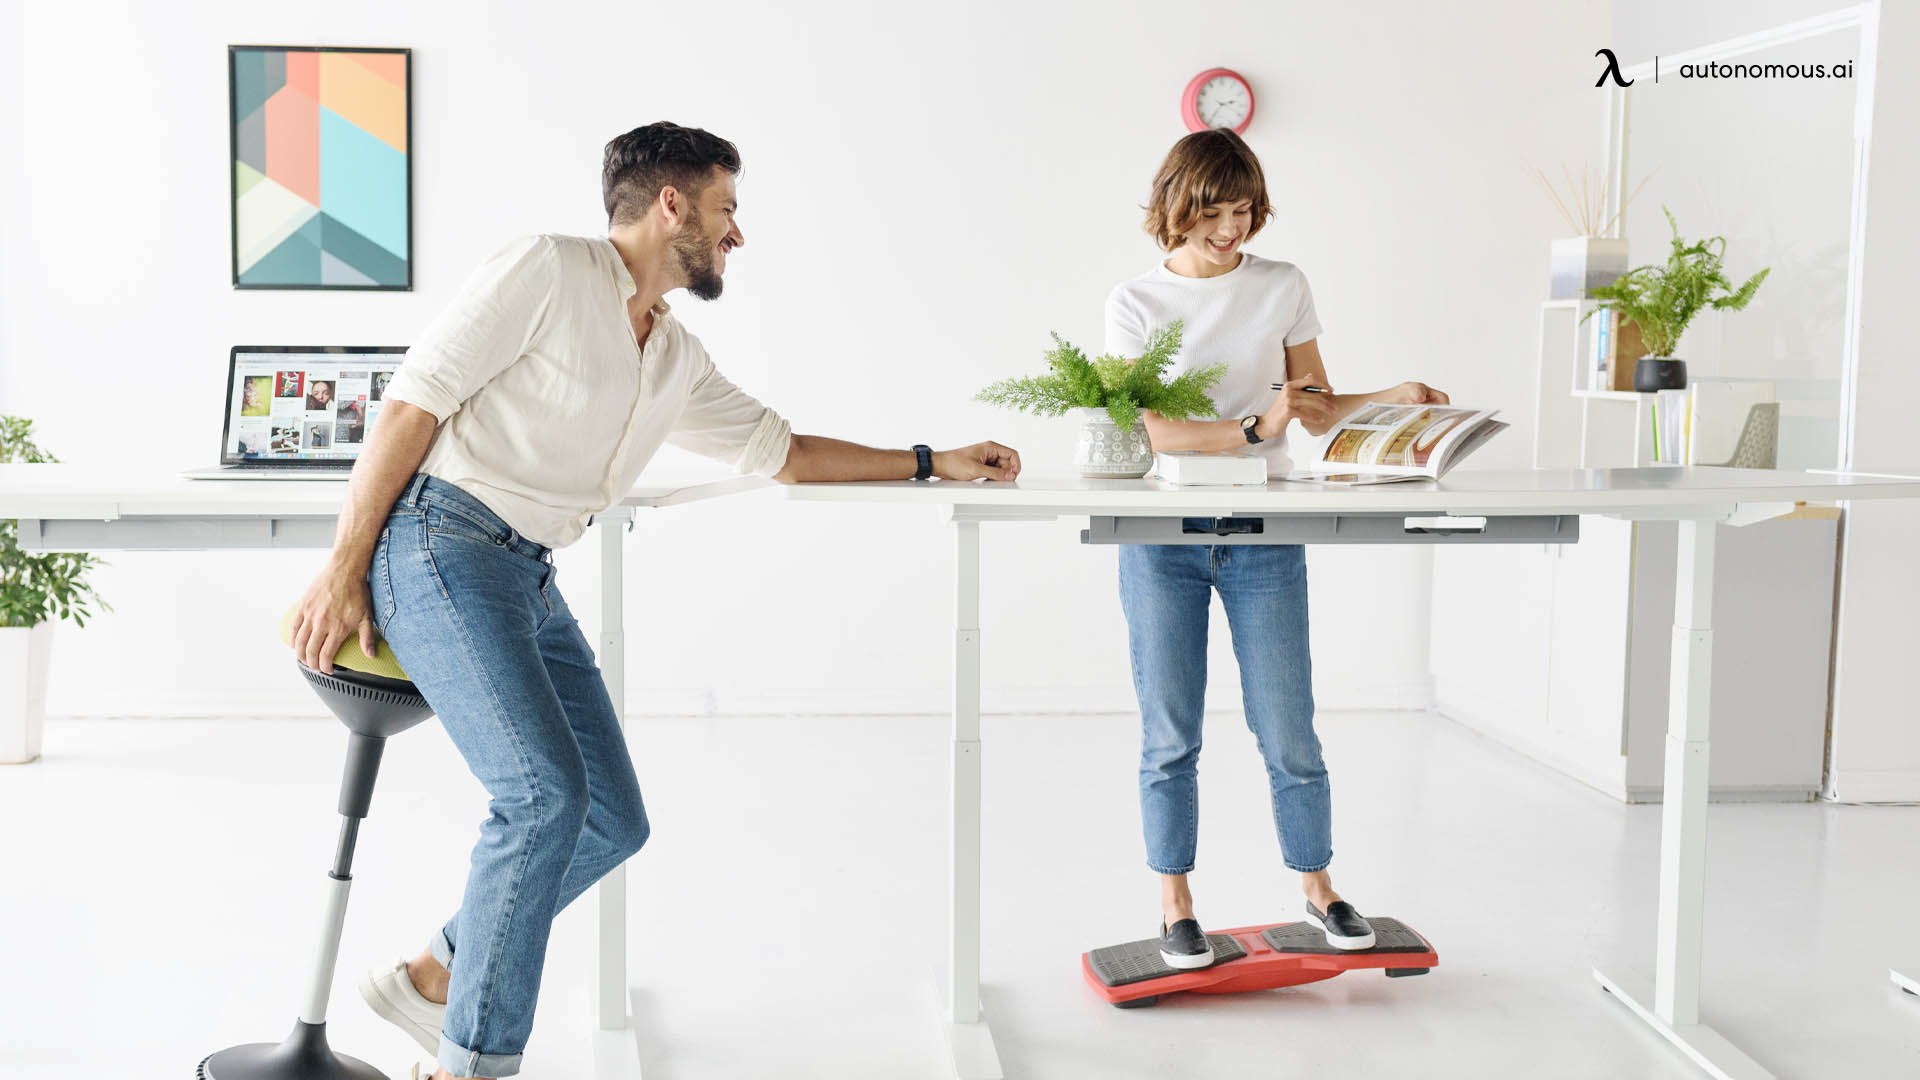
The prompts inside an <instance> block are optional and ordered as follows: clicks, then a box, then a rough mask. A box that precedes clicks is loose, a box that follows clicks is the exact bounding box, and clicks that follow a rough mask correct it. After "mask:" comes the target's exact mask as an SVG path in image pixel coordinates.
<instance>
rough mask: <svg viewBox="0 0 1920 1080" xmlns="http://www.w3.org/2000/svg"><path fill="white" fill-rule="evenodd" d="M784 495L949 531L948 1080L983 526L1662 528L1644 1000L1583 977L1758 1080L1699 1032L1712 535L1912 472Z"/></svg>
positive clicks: (1526, 539) (961, 1046) (969, 1037)
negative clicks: (1668, 590)
mask: <svg viewBox="0 0 1920 1080" xmlns="http://www.w3.org/2000/svg"><path fill="white" fill-rule="evenodd" d="M783 490H784V491H785V493H786V495H787V497H788V498H792V499H802V500H809V501H837V502H862V503H903V504H916V503H917V504H922V505H927V506H934V507H939V508H940V509H942V510H943V511H945V512H946V513H947V515H948V516H949V518H950V520H951V521H952V523H953V525H954V530H955V547H954V550H955V559H954V597H955V601H954V626H953V632H954V652H953V657H954V662H953V667H954V690H953V702H954V705H953V744H952V790H953V810H952V827H951V837H950V843H951V859H952V870H951V875H952V877H951V883H952V890H951V899H950V905H951V906H950V912H949V924H950V932H951V933H950V942H951V944H950V947H949V957H948V968H947V972H946V975H945V977H944V979H943V985H942V986H941V991H942V998H943V1002H942V1009H943V1013H944V1015H943V1016H942V1022H943V1025H944V1026H945V1027H946V1030H947V1033H948V1038H949V1042H950V1044H951V1046H952V1051H953V1061H954V1069H955V1073H956V1075H958V1076H960V1077H961V1078H963V1080H993V1078H998V1077H1001V1076H1002V1075H1003V1073H1002V1071H1001V1068H1000V1063H999V1055H998V1053H997V1051H996V1050H995V1047H994V1043H993V1035H992V1031H991V1030H990V1028H989V1027H988V1025H987V1019H986V1017H985V1016H984V1015H983V1014H982V1012H981V1009H980V998H979V985H980V843H981V837H980V769H981V740H980V682H981V670H980V635H981V626H980V615H979V610H980V609H979V597H980V537H979V530H980V524H981V523H982V522H992V521H1044V520H1050V519H1055V518H1062V517H1080V516H1085V517H1087V518H1088V519H1089V527H1088V529H1087V531H1086V532H1085V533H1083V534H1082V535H1083V539H1084V540H1086V541H1087V542H1089V543H1168V542H1205V543H1259V542H1267V543H1488V542H1493V543H1500V542H1507V543H1536V542H1553V541H1555V540H1560V541H1564V540H1567V539H1572V538H1574V537H1576V536H1577V532H1578V526H1577V520H1578V517H1579V516H1580V515H1582V514H1596V515H1603V516H1607V517H1616V518H1626V519H1637V520H1661V521H1677V522H1679V523H1680V524H1679V529H1680V543H1679V552H1678V569H1679V576H1678V580H1677V588H1676V592H1675V602H1674V634H1673V669H1672V686H1671V691H1670V697H1669V702H1670V704H1669V707H1668V720H1667V755H1666V761H1667V764H1666V796H1665V800H1664V805H1663V808H1662V810H1661V831H1660V883H1659V912H1658V918H1657V920H1656V929H1655V936H1654V942H1653V944H1654V960H1655V963H1654V976H1653V986H1652V994H1651V997H1649V996H1648V994H1647V993H1646V991H1645V990H1644V989H1641V990H1639V991H1638V992H1637V993H1629V991H1628V988H1627V987H1626V986H1625V985H1623V983H1622V981H1621V980H1618V979H1614V978H1611V977H1609V976H1607V975H1605V974H1602V973H1601V972H1599V971H1598V970H1596V971H1594V973H1593V975H1594V978H1595V979H1596V980H1597V981H1598V982H1599V983H1600V985H1601V986H1602V987H1604V988H1605V989H1606V990H1608V991H1609V992H1611V993H1612V994H1613V995H1614V996H1616V997H1618V998H1619V999H1620V1000H1621V1001H1622V1002H1624V1003H1625V1004H1626V1005H1627V1006H1628V1008H1630V1009H1631V1010H1632V1011H1633V1013H1634V1014H1635V1015H1637V1016H1638V1017H1640V1019H1642V1020H1643V1021H1645V1022H1646V1023H1647V1024H1649V1025H1651V1026H1652V1027H1653V1028H1654V1029H1655V1030H1657V1031H1659V1032H1660V1033H1661V1034H1662V1035H1664V1036H1665V1037H1666V1038H1667V1039H1668V1040H1669V1041H1671V1042H1672V1043H1673V1044H1674V1045H1675V1046H1676V1047H1678V1048H1679V1049H1680V1050H1681V1051H1682V1052H1683V1053H1685V1054H1686V1056H1687V1057H1688V1058H1689V1059H1691V1060H1692V1061H1693V1062H1694V1063H1695V1064H1697V1065H1698V1066H1699V1067H1700V1068H1702V1069H1703V1070H1705V1071H1706V1072H1707V1073H1708V1074H1709V1075H1712V1076H1715V1077H1720V1078H1723V1080H1735V1078H1739V1080H1749V1078H1755V1077H1767V1076H1771V1075H1772V1074H1771V1073H1768V1072H1767V1071H1766V1070H1765V1069H1763V1068H1762V1067H1761V1066H1760V1065H1758V1064H1757V1063H1755V1062H1754V1061H1753V1059H1752V1058H1750V1057H1748V1056H1747V1055H1746V1054H1744V1053H1742V1052H1741V1051H1740V1050H1739V1049H1738V1048H1737V1047H1735V1046H1734V1045H1733V1044H1731V1043H1730V1042H1728V1041H1727V1040H1726V1039H1725V1038H1724V1037H1722V1036H1721V1035H1719V1034H1718V1033H1717V1032H1715V1031H1714V1030H1713V1029H1712V1028H1710V1027H1708V1026H1706V1025H1705V1024H1702V1023H1701V1022H1700V957H1701V939H1702V935H1703V931H1704V913H1705V904H1704V900H1705V886H1706V812H1707V750H1708V743H1707V719H1708V709H1707V704H1708V700H1707V692H1708V686H1709V679H1708V675H1709V669H1708V665H1709V664H1710V663H1711V661H1712V655H1713V631H1712V627H1711V626H1710V622H1709V615H1710V612H1711V610H1712V599H1713V564H1714V533H1715V529H1714V526H1715V525H1717V524H1719V523H1727V524H1732V525H1745V524H1751V523H1753V522H1756V521H1761V520H1765V519H1767V518H1770V517H1774V516H1777V515H1779V514H1782V513H1785V512H1787V511H1789V510H1791V509H1792V508H1793V505H1794V504H1795V503H1796V502H1801V501H1807V502H1842V501H1853V500H1860V499H1888V498H1920V477H1886V476H1857V475H1834V474H1814V473H1796V472H1783V471H1772V470H1767V471H1762V470H1748V469H1717V468H1708V467H1701V468H1691V469H1681V468H1647V469H1611V470H1608V469H1592V470H1585V469H1559V470H1521V471H1512V472H1457V473H1454V474H1452V475H1450V476H1448V477H1447V479H1446V480H1444V481H1440V482H1434V481H1410V482H1406V483H1399V484H1387V485H1381V486H1375V487H1363V488H1345V489H1342V488H1323V487H1318V486H1312V485H1300V484H1284V483H1275V484H1270V485H1268V486H1267V487H1266V488H1264V489H1262V488H1255V489H1250V490H1244V491H1243V490H1235V489H1229V488H1212V489H1195V488H1185V489H1173V490H1168V489H1164V488H1160V487H1159V486H1158V485H1156V484H1155V483H1154V482H1152V481H1143V480H1078V479H1063V478H1048V477H1039V476H1031V477H1023V478H1022V479H1021V480H1020V482H1019V483H1018V484H946V483H931V484H928V483H921V484H915V483H912V482H892V483H880V484H820V485H813V484H808V485H798V486H793V487H788V488H784V489H783ZM1185 517H1215V518H1218V517H1234V518H1249V517H1255V518H1260V519H1262V527H1263V530H1264V531H1263V532H1262V533H1261V534H1260V535H1258V536H1252V535H1244V534H1242V535H1229V536H1226V537H1215V536H1212V535H1206V534H1187V533H1185V532H1184V531H1183V529H1184V526H1183V525H1182V524H1181V522H1180V520H1179V519H1181V518H1185Z"/></svg>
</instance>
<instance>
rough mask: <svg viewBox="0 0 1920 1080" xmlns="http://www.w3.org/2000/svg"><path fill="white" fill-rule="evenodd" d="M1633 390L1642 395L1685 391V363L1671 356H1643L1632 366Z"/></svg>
mask: <svg viewBox="0 0 1920 1080" xmlns="http://www.w3.org/2000/svg"><path fill="white" fill-rule="evenodd" d="M1633 388H1634V389H1635V390H1638V391H1640V392H1641V393H1643V394H1651V393H1653V392H1654V391H1655V390H1685V389H1686V388H1687V362H1686V361H1685V360H1675V359H1674V358H1673V357H1671V356H1643V357H1641V358H1640V359H1639V361H1638V362H1636V363H1635V364H1634V365H1633Z"/></svg>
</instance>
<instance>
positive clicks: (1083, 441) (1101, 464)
mask: <svg viewBox="0 0 1920 1080" xmlns="http://www.w3.org/2000/svg"><path fill="white" fill-rule="evenodd" d="M1073 411H1074V413H1075V414H1076V415H1077V416H1078V417H1079V419H1080V444H1079V446H1078V448H1076V449H1075V451H1074V454H1073V463H1074V464H1075V465H1077V466H1079V468H1080V475H1081V476H1084V477H1086V478H1088V479H1090V480H1131V479H1136V478H1138V477H1142V476H1145V475H1147V472H1148V470H1150V469H1152V468H1153V445H1152V444H1151V443H1149V442H1148V441H1147V426H1146V425H1145V424H1143V423H1140V422H1139V421H1137V420H1136V421H1134V425H1133V427H1132V428H1131V429H1130V430H1127V431H1121V430H1120V426H1119V425H1118V424H1115V423H1114V422H1113V417H1111V416H1108V415H1107V410H1105V409H1075V410H1073Z"/></svg>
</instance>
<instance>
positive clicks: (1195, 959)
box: [1160, 919, 1213, 971]
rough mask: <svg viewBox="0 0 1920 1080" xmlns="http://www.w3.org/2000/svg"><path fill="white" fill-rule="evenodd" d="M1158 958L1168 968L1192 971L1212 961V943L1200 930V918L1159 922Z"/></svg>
mask: <svg viewBox="0 0 1920 1080" xmlns="http://www.w3.org/2000/svg"><path fill="white" fill-rule="evenodd" d="M1160 959H1161V960H1163V961H1165V962H1166V965H1167V966H1168V967H1170V968H1175V969H1178V970H1180V971H1192V970H1194V969H1196V968H1203V967H1206V966H1208V965H1210V964H1212V963H1213V943H1212V942H1210V941H1208V940H1207V935H1206V934H1204V933H1202V932H1201V930H1200V920H1198V919H1181V920H1180V921H1179V922H1177V923H1174V924H1173V925H1172V926H1168V925H1167V924H1166V923H1165V922H1162V923H1161V924H1160Z"/></svg>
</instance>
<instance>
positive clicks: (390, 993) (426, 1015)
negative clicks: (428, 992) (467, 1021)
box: [360, 960, 447, 1076]
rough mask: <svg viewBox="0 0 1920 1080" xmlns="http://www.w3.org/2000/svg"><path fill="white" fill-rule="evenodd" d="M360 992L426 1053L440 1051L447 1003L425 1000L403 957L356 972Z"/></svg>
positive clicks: (368, 1003) (389, 1021)
mask: <svg viewBox="0 0 1920 1080" xmlns="http://www.w3.org/2000/svg"><path fill="white" fill-rule="evenodd" d="M360 996H361V997H362V998H363V999H365V1000H366V1003H367V1007H368V1008H370V1009H372V1010H373V1011H374V1013H375V1014H377V1015H378V1016H379V1017H380V1018H381V1019H382V1020H385V1021H387V1022H388V1023H390V1024H392V1025H393V1026H394V1027H397V1028H399V1029H400V1030H401V1031H404V1032H406V1033H407V1034H408V1035H410V1036H412V1037H413V1041H414V1042H417V1043H419V1044H420V1045H421V1046H423V1047H425V1048H426V1051H427V1053H429V1054H438V1053H440V1028H441V1027H442V1026H443V1025H444V1024H445V1023H446V1019H447V1007H446V1006H445V1005H435V1004H434V1003H433V1002H431V1001H428V1000H427V999H426V997H425V996H424V995H423V994H421V993H420V991H419V990H417V989H415V988H414V985H413V979H412V978H411V977H409V976H408V975H407V962H406V961H405V960H400V961H396V962H395V963H394V965H393V966H392V967H390V968H374V969H373V970H372V971H369V972H367V973H366V974H365V975H362V976H360ZM427 1075H429V1076H431V1075H433V1073H432V1071H431V1070H429V1071H428V1073H427Z"/></svg>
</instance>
